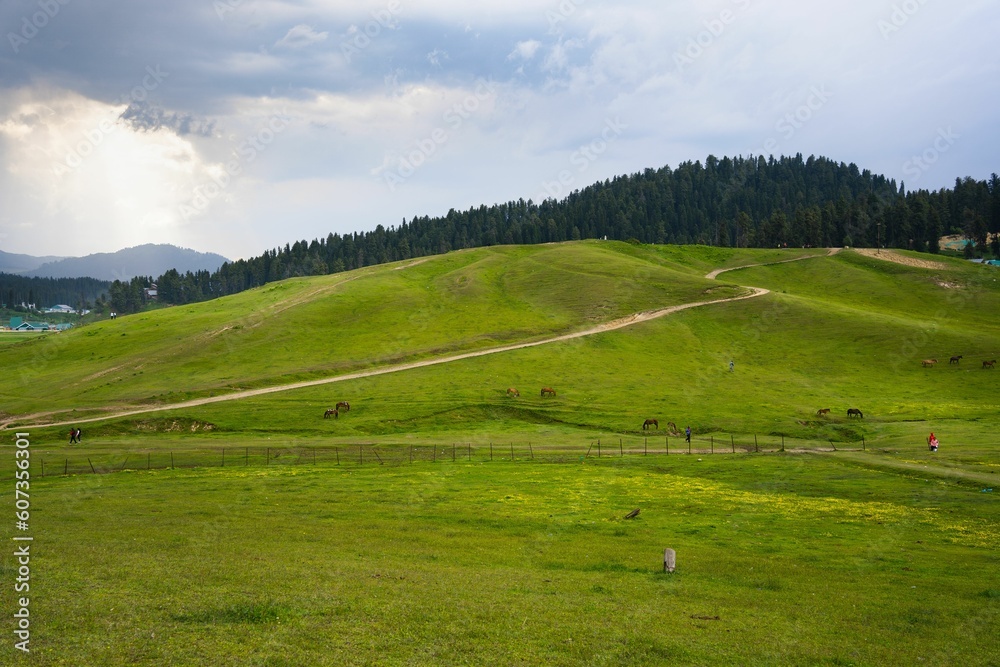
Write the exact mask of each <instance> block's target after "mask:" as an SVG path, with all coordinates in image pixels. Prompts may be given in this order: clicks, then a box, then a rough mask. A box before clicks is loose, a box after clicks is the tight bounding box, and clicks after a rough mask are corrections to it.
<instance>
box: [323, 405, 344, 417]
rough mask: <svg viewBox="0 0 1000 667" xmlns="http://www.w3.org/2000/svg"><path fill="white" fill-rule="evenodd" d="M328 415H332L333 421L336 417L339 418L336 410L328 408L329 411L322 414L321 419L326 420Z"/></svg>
mask: <svg viewBox="0 0 1000 667" xmlns="http://www.w3.org/2000/svg"><path fill="white" fill-rule="evenodd" d="M330 415H333V418H334V419H337V418H338V417H340V413H339V412H337V408H330V409H329V410H327V411H326V412H324V413H323V419H326V418H327V417H329V416H330Z"/></svg>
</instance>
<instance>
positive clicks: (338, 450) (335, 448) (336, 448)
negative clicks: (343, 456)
mask: <svg viewBox="0 0 1000 667" xmlns="http://www.w3.org/2000/svg"><path fill="white" fill-rule="evenodd" d="M333 451H334V452H335V453H336V454H337V465H340V448H339V447H334V448H333Z"/></svg>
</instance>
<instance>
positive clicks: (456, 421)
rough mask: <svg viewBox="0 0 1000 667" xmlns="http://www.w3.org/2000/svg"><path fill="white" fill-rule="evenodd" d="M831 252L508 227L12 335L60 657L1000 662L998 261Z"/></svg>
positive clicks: (41, 561) (5, 397) (47, 630)
mask: <svg viewBox="0 0 1000 667" xmlns="http://www.w3.org/2000/svg"><path fill="white" fill-rule="evenodd" d="M823 253H824V251H822V250H780V251H779V250H774V251H760V250H739V249H720V248H702V247H671V246H664V247H660V246H637V245H630V244H619V243H601V242H581V243H569V244H558V245H548V246H537V247H501V248H488V249H478V250H470V251H463V252H459V253H452V254H449V255H445V256H442V257H435V258H428V259H427V260H425V261H419V262H403V263H400V264H397V265H390V266H386V267H373V268H370V269H365V270H362V271H359V272H351V273H348V274H342V275H336V276H327V277H323V278H308V279H306V278H303V279H292V280H289V281H285V282H282V283H278V284H274V285H268V286H265V287H264V288H260V289H258V290H252V291H251V292H248V293H244V294H241V295H236V296H235V297H230V298H227V299H220V300H218V301H213V302H209V303H206V304H198V305H193V306H185V307H179V308H166V309H161V310H158V311H155V312H151V313H147V314H143V315H138V316H129V317H122V318H119V319H118V320H116V321H115V322H104V323H99V324H95V325H91V326H88V327H83V328H81V329H78V330H76V331H73V332H70V333H60V334H58V335H57V336H49V337H45V338H40V339H38V340H33V341H28V342H23V343H13V344H9V345H7V344H0V364H2V367H3V368H4V369H5V375H6V377H7V378H8V382H7V383H6V384H5V386H4V388H3V389H0V400H2V401H3V403H2V405H3V411H4V415H3V418H4V421H5V422H7V423H8V424H9V427H8V429H7V431H6V432H5V434H4V440H3V443H2V449H0V477H2V478H3V479H7V480H8V481H7V482H6V483H8V484H10V485H11V490H13V483H14V482H13V479H12V477H13V472H14V454H13V449H14V448H13V437H12V436H13V433H14V431H15V430H16V431H29V432H30V439H31V443H32V444H31V451H32V468H31V474H32V478H31V491H32V508H31V509H32V523H31V527H32V534H33V535H34V536H35V542H34V543H33V552H32V553H33V556H34V557H33V559H32V583H31V593H32V596H33V599H32V607H31V613H32V615H33V616H32V618H33V624H32V631H33V634H32V656H31V662H32V664H44V665H49V664H51V665H58V664H73V665H77V664H101V665H119V664H121V665H128V664H148V665H199V664H205V663H208V662H212V663H215V664H219V665H229V664H231V665H305V664H317V665H327V664H328V665H344V664H347V665H350V664H357V665H362V664H385V665H425V664H426V665H465V664H475V665H480V664H495V665H538V664H546V665H548V664H552V665H579V664H587V665H660V664H689V665H791V664H794V665H885V664H927V665H954V664H962V665H996V664H1000V640H998V639H997V637H1000V567H998V566H1000V556H998V553H1000V551H998V547H1000V511H998V508H997V495H996V494H997V491H994V490H993V489H994V488H995V487H996V486H997V485H996V482H995V480H996V478H997V477H998V476H1000V473H998V471H1000V446H998V440H997V435H996V433H997V426H998V424H1000V391H998V387H1000V375H998V374H997V372H996V371H991V370H984V369H983V368H982V366H981V362H982V361H983V360H988V359H992V358H994V357H1000V354H997V352H998V351H1000V325H998V323H997V321H996V318H995V313H996V312H997V311H998V307H1000V284H998V283H997V282H996V280H995V278H996V277H997V275H998V274H997V272H996V270H993V269H991V268H990V267H981V266H973V265H970V264H968V263H966V262H962V261H959V260H951V259H946V258H935V259H936V261H939V265H938V266H936V267H935V268H920V267H913V266H903V265H900V264H893V263H890V262H887V261H883V260H880V259H874V258H868V257H864V256H862V255H859V254H856V253H853V252H850V251H844V252H841V253H839V254H837V255H833V256H822V255H823ZM913 256H914V257H917V255H913ZM798 257H809V258H808V259H804V260H803V261H795V262H789V263H780V264H772V262H777V261H782V260H787V259H795V258H798ZM920 257H926V256H920ZM750 264H766V265H765V266H757V267H753V268H744V269H740V270H736V271H730V272H726V273H723V274H721V275H720V276H719V277H718V278H717V279H716V280H714V281H712V280H706V279H705V277H704V276H705V274H706V273H708V272H709V271H711V270H713V269H716V268H734V267H740V266H746V265H750ZM746 286H755V287H763V288H767V289H769V290H770V293H769V294H767V295H765V296H762V297H757V298H753V299H747V300H743V301H734V302H730V303H725V304H716V305H710V306H703V307H699V308H692V309H688V310H684V311H681V312H678V313H674V314H672V315H668V316H665V317H662V318H659V319H655V320H650V321H647V322H643V323H640V324H636V325H633V326H631V327H628V328H624V329H618V330H614V331H608V332H605V333H600V334H595V335H592V336H587V337H584V338H577V339H573V340H567V341H562V342H557V343H551V344H546V345H539V346H536V347H530V348H525V349H519V350H510V351H506V352H502V353H497V354H490V355H486V356H481V357H475V358H468V359H462V360H458V361H453V362H450V363H447V364H439V365H430V366H424V367H421V368H414V369H410V370H400V371H397V372H391V373H385V374H382V375H377V376H372V377H362V378H354V379H343V380H341V381H337V382H333V383H330V384H324V385H320V386H313V387H309V388H302V389H295V390H289V391H282V392H278V393H271V394H267V395H261V396H255V397H249V398H244V399H241V400H234V401H226V402H218V403H211V404H206V405H199V406H190V407H175V408H173V409H166V410H163V411H159V412H151V413H147V414H141V415H134V416H128V417H114V416H113V411H114V410H115V409H121V408H125V407H129V408H135V407H143V406H145V407H157V408H169V407H170V405H171V404H173V403H177V402H179V401H182V400H187V399H191V398H198V397H207V396H220V395H224V394H227V393H231V392H234V391H237V390H239V389H247V388H255V387H267V386H275V385H280V384H282V383H286V382H292V381H299V380H310V379H317V378H322V377H335V376H339V375H347V374H349V373H354V372H357V371H360V370H365V369H380V368H384V367H386V366H387V365H393V364H399V363H403V362H407V361H416V360H430V359H434V358H438V357H442V356H446V355H449V354H454V353H460V352H468V351H475V350H484V349H487V348H490V347H496V346H500V345H508V344H511V343H514V342H520V341H538V340H541V339H543V338H546V337H550V336H554V335H559V334H564V333H569V332H572V331H577V330H580V329H583V328H588V327H592V326H594V325H597V324H600V323H603V322H608V321H611V320H614V319H617V318H621V317H624V316H627V315H629V314H631V313H635V312H640V311H648V310H655V309H659V308H663V307H667V306H672V305H679V304H684V303H692V302H697V301H706V300H711V299H719V298H726V297H730V296H736V295H740V294H745V293H746ZM953 355H962V357H963V358H962V360H961V361H960V362H959V363H956V364H951V363H948V361H949V358H950V357H951V356H953ZM928 358H937V359H938V360H939V363H938V364H937V365H935V366H933V367H927V368H925V367H924V366H922V365H921V363H920V362H921V360H923V359H928ZM730 360H733V361H734V369H733V371H732V372H730V370H729V365H728V364H729V361H730ZM508 387H517V388H518V389H519V390H520V392H521V396H520V397H517V398H513V397H510V396H508V395H507V393H506V389H507V388H508ZM541 387H552V388H554V389H556V392H557V395H556V396H555V397H542V396H540V388H541ZM340 400H348V401H350V403H351V410H350V411H341V413H340V415H339V418H337V419H323V417H322V415H323V411H324V410H325V409H326V408H329V407H332V406H333V405H334V404H335V403H336V402H337V401H340ZM820 408H830V413H829V414H827V415H818V414H817V410H819V409H820ZM848 408H857V409H861V410H863V412H864V418H863V419H857V418H848V417H847V415H846V410H847V409H848ZM103 411H108V412H109V416H108V417H106V418H103V419H100V420H98V421H93V422H90V421H83V420H84V419H93V418H95V417H96V416H98V415H100V414H102V412H103ZM647 418H655V419H658V420H659V424H660V429H658V430H653V431H649V432H646V431H643V430H642V428H641V425H642V422H643V420H644V419H647ZM73 420H78V421H79V422H80V423H79V424H78V425H80V426H81V427H82V428H83V430H84V437H83V441H82V442H81V443H80V444H76V445H69V444H68V442H67V440H68V436H67V432H68V428H69V424H71V423H74V421H73ZM668 422H674V423H675V424H676V425H677V426H678V427H679V428H680V429H683V428H684V427H685V426H691V428H692V430H693V432H694V435H695V437H694V442H693V448H692V454H690V455H688V454H686V453H685V451H686V446H685V445H684V443H683V441H682V438H678V437H669V436H668V435H667V434H666V432H665V428H664V427H665V426H666V424H667V423H668ZM47 424H48V425H47ZM931 430H933V431H934V432H935V433H936V434H937V435H938V437H939V438H940V440H941V443H942V445H941V450H940V451H938V452H936V453H933V454H932V453H930V452H928V451H927V447H926V444H925V438H926V436H927V433H928V432H929V431H931ZM668 438H669V439H668ZM782 439H784V442H785V444H786V451H784V452H781V451H778V450H779V449H780V444H779V443H781V442H782ZM755 441H756V442H757V443H758V445H759V447H758V449H759V450H760V451H759V452H758V451H757V449H755V448H754V447H752V446H751V445H752V443H754V442H755ZM598 442H600V443H601V445H600V446H601V456H600V458H598V457H597V455H596V451H595V449H596V447H595V446H596V445H597V443H598ZM491 447H492V450H493V456H492V460H491V457H490V449H491ZM667 447H669V454H667V451H666V450H667ZM710 447H714V448H715V451H714V452H711V451H710V449H709V448H710ZM732 449H736V452H735V453H733V451H732ZM512 452H513V457H512V456H511V453H512ZM623 453H624V454H625V455H624V456H622V454H623ZM171 456H173V458H174V462H175V463H176V464H177V465H176V466H175V469H171V467H170V457H171ZM222 457H226V458H225V467H223V466H222V465H221V464H222V463H223V458H222ZM512 459H513V460H512ZM42 460H44V465H45V476H44V477H42V476H41V464H42ZM147 462H149V468H150V469H148V470H147V469H146V465H147ZM91 466H93V469H94V470H96V471H97V472H98V473H102V474H94V473H92V472H91ZM64 469H65V470H67V471H68V472H69V473H70V474H67V475H64V474H62V473H63V470H64ZM634 509H640V514H639V515H638V516H637V517H635V518H634V519H629V520H626V519H624V516H625V515H626V514H627V513H628V512H630V511H631V510H634ZM15 532H16V531H15V529H14V527H13V519H11V520H10V521H9V522H7V524H6V525H3V528H2V532H0V535H5V536H6V537H8V538H10V537H12V536H14V533H15ZM667 547H670V548H673V549H676V550H677V562H678V569H677V571H676V572H675V573H673V574H669V575H668V574H664V573H663V572H662V554H663V549H664V548H667ZM0 567H2V568H3V569H2V570H0V572H2V577H0V579H2V580H3V581H11V580H13V578H14V576H15V575H16V571H17V570H16V566H15V564H14V563H13V562H12V560H11V559H10V557H9V556H8V557H7V558H5V559H3V560H2V561H0ZM2 604H3V607H2V608H0V611H2V613H3V616H4V617H5V618H8V619H11V618H12V614H13V613H14V611H15V600H14V596H13V594H12V593H9V594H8V595H6V596H2ZM36 642H37V643H36ZM12 643H13V642H12V641H9V642H8V645H5V646H3V647H0V656H4V657H3V658H0V662H3V661H4V660H7V659H8V658H10V660H13V659H14V658H13V657H11V656H13V654H14V651H13V649H12V648H11V646H10V645H11V644H12Z"/></svg>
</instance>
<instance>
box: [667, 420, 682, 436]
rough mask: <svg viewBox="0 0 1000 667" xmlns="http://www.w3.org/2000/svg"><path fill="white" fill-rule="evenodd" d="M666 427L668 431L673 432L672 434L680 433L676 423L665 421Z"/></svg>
mask: <svg viewBox="0 0 1000 667" xmlns="http://www.w3.org/2000/svg"><path fill="white" fill-rule="evenodd" d="M667 428H668V429H670V432H671V433H673V434H674V435H677V434H678V433H680V431H678V430H677V424H675V423H673V422H667Z"/></svg>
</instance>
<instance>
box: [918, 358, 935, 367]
mask: <svg viewBox="0 0 1000 667" xmlns="http://www.w3.org/2000/svg"><path fill="white" fill-rule="evenodd" d="M920 363H921V364H923V366H924V368H927V367H928V366H933V365H934V364H936V363H937V359H924V360H923V361H921V362H920Z"/></svg>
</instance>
